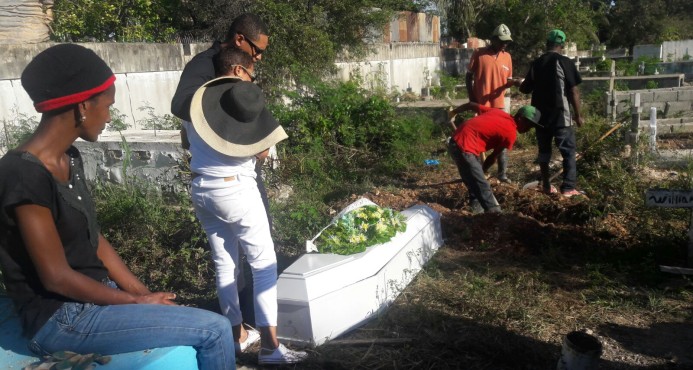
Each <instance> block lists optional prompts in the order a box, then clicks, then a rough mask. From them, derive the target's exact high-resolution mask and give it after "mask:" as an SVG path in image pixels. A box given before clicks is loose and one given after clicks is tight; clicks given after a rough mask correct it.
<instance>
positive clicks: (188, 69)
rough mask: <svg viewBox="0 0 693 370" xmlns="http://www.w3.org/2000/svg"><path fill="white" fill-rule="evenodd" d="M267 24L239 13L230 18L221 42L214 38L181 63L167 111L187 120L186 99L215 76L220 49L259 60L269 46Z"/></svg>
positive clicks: (188, 108)
mask: <svg viewBox="0 0 693 370" xmlns="http://www.w3.org/2000/svg"><path fill="white" fill-rule="evenodd" d="M267 34H268V31H267V25H266V24H265V22H263V21H262V19H260V17H258V16H257V15H255V14H251V13H245V14H241V15H239V16H238V17H236V19H234V20H233V22H232V23H231V26H230V27H229V31H228V32H227V33H226V37H225V39H224V41H215V42H214V44H212V47H211V48H209V49H207V50H205V51H203V52H201V53H199V54H197V55H195V56H194V57H193V58H192V59H191V60H190V62H188V64H186V65H185V69H183V73H182V74H181V76H180V81H179V82H178V88H177V89H176V93H175V94H174V95H173V99H172V100H171V113H173V115H175V116H176V117H178V118H180V119H182V120H185V121H190V102H191V101H192V97H193V95H194V94H195V91H197V89H199V88H200V86H202V85H203V84H204V83H205V82H207V81H209V80H211V79H213V78H214V77H215V76H216V75H217V71H216V70H215V68H214V63H215V62H214V60H215V59H216V58H217V56H218V55H219V53H220V52H221V50H223V49H226V48H235V49H240V50H243V51H244V52H246V53H247V54H248V55H250V56H251V57H252V58H253V62H258V61H260V60H261V59H262V53H263V52H264V51H265V49H266V48H267V46H268V45H269V36H268V35H267Z"/></svg>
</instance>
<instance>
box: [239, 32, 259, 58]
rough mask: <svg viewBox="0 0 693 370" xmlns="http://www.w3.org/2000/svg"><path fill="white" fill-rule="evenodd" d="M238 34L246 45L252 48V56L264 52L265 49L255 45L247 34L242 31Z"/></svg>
mask: <svg viewBox="0 0 693 370" xmlns="http://www.w3.org/2000/svg"><path fill="white" fill-rule="evenodd" d="M240 35H241V36H243V39H244V40H245V41H246V42H247V43H248V45H250V47H251V48H253V57H254V56H257V55H260V54H262V53H264V52H265V49H262V48H259V47H258V46H257V45H255V43H254V42H252V41H251V40H250V38H249V37H248V36H246V35H244V34H242V33H241V34H240Z"/></svg>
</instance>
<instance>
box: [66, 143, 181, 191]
mask: <svg viewBox="0 0 693 370" xmlns="http://www.w3.org/2000/svg"><path fill="white" fill-rule="evenodd" d="M123 137H124V138H125V140H127V143H128V148H129V153H128V151H126V150H124V146H123ZM123 137H121V136H120V134H117V133H104V134H103V135H101V136H100V137H99V141H98V142H95V143H90V142H85V141H81V140H79V141H77V142H75V146H76V147H77V148H78V149H79V150H80V152H81V153H82V156H84V174H85V176H86V178H87V180H89V181H93V180H96V179H98V180H101V181H109V182H114V183H123V181H124V179H125V177H126V176H129V177H134V178H138V179H140V180H145V181H147V182H148V183H150V184H152V185H154V186H156V187H157V188H158V189H161V190H163V191H172V192H181V191H184V190H186V189H185V184H187V181H181V180H183V178H182V177H183V176H187V175H186V174H184V173H183V172H181V163H183V162H182V161H185V158H186V157H185V154H184V151H183V149H182V148H181V146H180V135H179V132H178V131H154V130H147V131H144V132H142V131H131V132H127V133H124V134H123ZM126 156H129V159H130V162H129V166H128V167H127V168H123V159H125V158H126Z"/></svg>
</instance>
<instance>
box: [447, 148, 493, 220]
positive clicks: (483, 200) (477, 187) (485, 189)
mask: <svg viewBox="0 0 693 370" xmlns="http://www.w3.org/2000/svg"><path fill="white" fill-rule="evenodd" d="M448 153H450V156H451V157H452V159H453V160H454V161H455V164H456V165H457V170H458V171H459V172H460V177H462V182H464V184H465V185H466V186H467V191H468V192H469V203H470V205H471V203H473V202H475V201H478V202H479V203H480V204H481V206H482V207H483V208H484V211H486V212H500V210H501V208H500V205H499V204H498V201H497V200H496V197H495V196H494V195H493V190H491V184H489V183H488V181H487V180H486V176H485V175H484V170H483V167H482V164H481V160H480V159H479V156H477V155H474V154H472V153H463V152H462V151H461V150H460V147H459V146H457V143H456V142H455V140H452V139H450V141H448Z"/></svg>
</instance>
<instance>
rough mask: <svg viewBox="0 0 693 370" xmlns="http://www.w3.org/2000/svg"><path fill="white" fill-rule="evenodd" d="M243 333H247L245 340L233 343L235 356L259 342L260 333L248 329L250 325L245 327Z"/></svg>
mask: <svg viewBox="0 0 693 370" xmlns="http://www.w3.org/2000/svg"><path fill="white" fill-rule="evenodd" d="M245 331H246V333H248V336H247V337H246V338H245V342H243V343H239V342H233V344H234V346H236V354H237V355H240V354H241V353H243V352H245V350H247V349H248V348H249V347H250V346H252V345H253V344H255V343H257V342H258V341H259V340H260V332H259V331H257V330H256V329H254V328H252V327H250V325H246V330H245Z"/></svg>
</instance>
